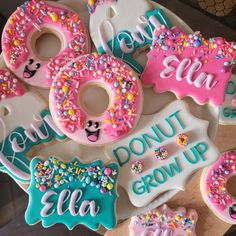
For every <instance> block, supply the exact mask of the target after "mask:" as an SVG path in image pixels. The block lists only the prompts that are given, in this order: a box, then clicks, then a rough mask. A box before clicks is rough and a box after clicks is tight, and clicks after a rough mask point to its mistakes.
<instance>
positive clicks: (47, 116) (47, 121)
mask: <svg viewBox="0 0 236 236" xmlns="http://www.w3.org/2000/svg"><path fill="white" fill-rule="evenodd" d="M44 120H45V122H46V123H47V124H48V125H49V126H50V127H51V129H52V130H53V131H54V132H55V133H56V134H57V135H58V136H64V134H63V133H62V132H61V131H60V130H59V129H58V128H57V126H56V124H55V123H54V121H53V119H52V117H51V116H50V115H46V116H45V117H44Z"/></svg>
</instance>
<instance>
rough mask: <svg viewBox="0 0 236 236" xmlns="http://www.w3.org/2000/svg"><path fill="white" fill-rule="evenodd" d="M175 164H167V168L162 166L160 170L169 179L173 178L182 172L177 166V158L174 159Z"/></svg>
mask: <svg viewBox="0 0 236 236" xmlns="http://www.w3.org/2000/svg"><path fill="white" fill-rule="evenodd" d="M174 160H175V162H174V163H171V164H169V166H168V167H165V166H162V167H161V168H162V170H163V171H164V172H165V173H166V174H167V175H168V176H169V177H173V176H175V175H176V174H179V173H180V172H181V171H182V170H181V167H180V165H179V160H178V158H177V157H175V158H174Z"/></svg>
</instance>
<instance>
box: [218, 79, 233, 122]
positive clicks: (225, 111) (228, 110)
mask: <svg viewBox="0 0 236 236" xmlns="http://www.w3.org/2000/svg"><path fill="white" fill-rule="evenodd" d="M225 94H226V96H228V97H229V96H230V97H232V98H233V96H235V94H236V83H234V81H232V80H230V81H229V82H228V84H227V87H226V91H225ZM220 113H221V115H222V116H223V117H225V118H227V119H230V120H235V119H236V108H234V107H233V106H229V107H226V106H223V107H221V108H220Z"/></svg>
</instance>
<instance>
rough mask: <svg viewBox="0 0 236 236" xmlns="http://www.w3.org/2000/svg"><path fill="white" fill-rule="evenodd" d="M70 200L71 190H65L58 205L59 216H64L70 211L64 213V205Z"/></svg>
mask: <svg viewBox="0 0 236 236" xmlns="http://www.w3.org/2000/svg"><path fill="white" fill-rule="evenodd" d="M69 198H70V190H69V189H65V190H63V191H62V192H61V194H60V195H59V198H58V204H57V213H58V215H59V216H61V215H63V214H64V213H65V212H66V211H67V210H68V209H65V210H64V211H63V205H64V203H66V202H67V200H68V199H69Z"/></svg>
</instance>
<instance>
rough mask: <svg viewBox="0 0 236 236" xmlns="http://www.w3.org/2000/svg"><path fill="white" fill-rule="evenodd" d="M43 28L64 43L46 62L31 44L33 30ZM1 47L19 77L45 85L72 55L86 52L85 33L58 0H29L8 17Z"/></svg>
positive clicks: (78, 21) (76, 18)
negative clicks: (47, 0) (52, 0)
mask: <svg viewBox="0 0 236 236" xmlns="http://www.w3.org/2000/svg"><path fill="white" fill-rule="evenodd" d="M44 29H45V30H46V31H47V30H48V29H50V30H51V31H52V30H53V31H55V32H57V33H58V34H59V35H60V38H61V40H62V45H63V48H62V50H61V51H60V53H59V55H58V56H56V57H55V58H52V59H50V60H49V61H47V60H42V59H40V58H39V57H38V56H37V55H35V52H34V51H35V50H33V49H32V45H31V43H32V40H31V38H32V36H33V35H34V33H35V32H37V31H41V30H44ZM2 48H3V55H4V58H5V61H6V63H7V66H8V67H9V68H10V69H11V70H12V71H14V73H15V74H16V75H17V76H18V77H19V78H21V79H23V80H24V81H26V82H27V83H29V84H31V85H34V86H39V87H46V88H47V87H50V85H51V82H52V79H53V78H54V77H55V74H56V73H57V72H58V71H59V70H60V68H61V67H63V66H64V65H65V64H66V63H67V62H68V61H69V60H71V58H75V57H77V56H80V55H82V54H85V53H87V50H88V36H87V32H86V28H85V26H84V24H83V23H82V21H81V19H80V18H79V16H78V15H77V14H76V13H75V12H74V11H72V10H70V9H68V8H66V7H62V5H61V4H58V3H53V2H44V1H39V0H32V1H27V2H25V3H24V4H23V5H22V6H20V7H18V8H17V10H16V11H15V12H14V13H13V14H12V15H11V17H10V18H9V20H8V22H7V24H6V26H5V28H4V31H3V35H2ZM32 60H33V61H32Z"/></svg>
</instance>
